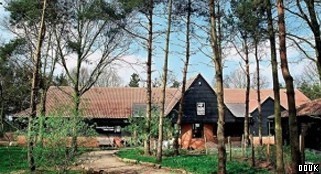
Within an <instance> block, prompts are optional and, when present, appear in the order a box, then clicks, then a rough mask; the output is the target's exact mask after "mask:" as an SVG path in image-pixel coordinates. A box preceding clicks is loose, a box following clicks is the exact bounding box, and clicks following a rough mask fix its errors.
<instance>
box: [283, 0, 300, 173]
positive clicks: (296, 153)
mask: <svg viewBox="0 0 321 174" xmlns="http://www.w3.org/2000/svg"><path fill="white" fill-rule="evenodd" d="M277 8H278V18H279V21H278V26H279V40H280V59H281V70H282V75H283V78H284V81H285V85H286V94H287V101H288V106H289V108H288V109H289V132H290V146H291V169H292V172H293V173H298V172H299V171H298V165H299V164H300V159H301V157H300V149H299V136H298V126H297V119H296V108H295V98H294V87H293V78H292V76H291V74H290V71H289V67H288V61H287V55H286V39H285V32H286V30H285V22H284V4H283V0H278V1H277Z"/></svg>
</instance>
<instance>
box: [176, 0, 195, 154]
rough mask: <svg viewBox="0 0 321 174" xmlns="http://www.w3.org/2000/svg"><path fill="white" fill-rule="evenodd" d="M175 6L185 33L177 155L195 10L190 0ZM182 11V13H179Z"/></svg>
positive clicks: (177, 129)
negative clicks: (182, 17)
mask: <svg viewBox="0 0 321 174" xmlns="http://www.w3.org/2000/svg"><path fill="white" fill-rule="evenodd" d="M175 6H176V8H177V9H176V11H175V13H178V14H176V15H182V16H184V17H186V23H185V26H186V33H185V43H186V46H185V61H184V68H183V80H182V88H181V98H180V100H179V109H178V116H177V121H176V124H175V126H174V127H175V131H174V155H175V156H177V155H179V141H178V139H179V134H180V132H181V122H182V118H183V110H184V95H185V91H186V79H187V72H188V65H189V60H190V44H191V43H190V40H191V39H190V38H191V16H192V12H193V11H194V10H195V9H193V8H192V1H191V0H187V2H185V1H183V2H180V1H178V3H177V4H175ZM181 13H182V14H181ZM175 83H176V85H177V87H179V85H180V84H179V82H177V81H176V80H175V81H174V83H173V85H172V86H174V85H175Z"/></svg>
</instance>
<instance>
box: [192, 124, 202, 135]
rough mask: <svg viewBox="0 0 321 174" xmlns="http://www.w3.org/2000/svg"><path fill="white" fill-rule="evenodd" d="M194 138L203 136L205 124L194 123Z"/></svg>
mask: <svg viewBox="0 0 321 174" xmlns="http://www.w3.org/2000/svg"><path fill="white" fill-rule="evenodd" d="M192 131H193V132H192V133H193V138H202V137H203V124H200V123H195V124H193V130H192Z"/></svg>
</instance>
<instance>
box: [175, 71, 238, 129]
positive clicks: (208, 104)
mask: <svg viewBox="0 0 321 174" xmlns="http://www.w3.org/2000/svg"><path fill="white" fill-rule="evenodd" d="M197 102H205V115H203V116H201V115H197V112H196V104H197ZM178 108H179V106H178V104H177V105H176V106H175V107H174V109H173V110H174V111H175V110H176V111H178ZM217 113H218V111H217V99H216V95H215V93H214V91H213V89H212V88H211V87H210V86H209V84H208V83H207V82H206V81H205V79H203V78H202V77H201V76H199V78H197V79H196V80H195V81H194V83H193V84H192V85H191V86H190V88H189V89H187V91H186V92H185V98H184V117H183V119H182V122H183V123H216V122H217ZM171 114H174V121H176V118H177V112H173V111H172V113H171ZM225 115H226V117H225V121H226V122H235V117H234V116H233V115H232V114H231V113H230V112H229V111H228V110H226V111H225Z"/></svg>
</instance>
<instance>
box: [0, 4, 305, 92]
mask: <svg viewBox="0 0 321 174" xmlns="http://www.w3.org/2000/svg"><path fill="white" fill-rule="evenodd" d="M7 16H8V13H5V11H4V9H3V7H2V6H0V21H3V20H4V19H5V17H7ZM155 20H156V21H157V23H159V25H162V26H156V30H158V29H159V28H162V27H164V25H165V23H164V22H162V20H163V21H164V19H160V18H159V19H157V18H156V19H155ZM293 26H294V25H293ZM182 27H184V26H182ZM173 30H182V31H183V30H184V28H181V29H180V28H177V27H176V28H173ZM196 32H198V31H196ZM199 32H202V31H199ZM302 32H306V31H304V30H302ZM142 34H143V33H142ZM203 35H205V34H203ZM307 35H308V33H307ZM11 38H13V35H12V34H11V33H10V32H8V31H6V30H4V29H3V27H1V26H0V41H1V42H2V43H3V42H7V41H8V40H10V39H11ZM184 39H185V36H184V34H183V33H173V34H172V35H171V39H170V54H169V70H170V71H171V72H172V73H173V74H174V75H175V76H176V79H177V80H178V81H182V69H183V64H184V62H183V61H182V60H183V59H184V54H185V53H184V44H183V42H182V41H183V40H184ZM155 41H156V43H155V45H154V48H155V51H154V53H153V66H152V69H153V78H159V77H160V75H161V74H162V68H163V67H162V66H163V62H164V50H163V48H164V46H165V44H164V42H163V41H164V37H158V38H155ZM288 43H289V42H288ZM133 48H134V49H133V50H135V51H131V52H129V53H128V54H126V55H124V56H123V57H122V58H121V59H122V60H125V61H126V62H127V63H124V61H119V62H117V67H118V68H117V70H118V74H119V76H120V77H121V78H122V81H123V85H124V86H125V85H127V84H128V83H129V80H130V75H131V74H132V73H138V74H139V75H140V77H141V79H146V73H145V72H146V71H145V66H144V65H145V62H146V59H147V53H146V50H144V49H142V48H141V47H140V46H139V45H138V44H136V46H133ZM200 48H201V49H202V50H203V51H204V52H205V53H206V54H207V55H211V54H212V53H211V51H210V49H207V50H206V46H204V45H201V44H200V43H199V42H197V41H196V39H193V41H192V44H191V49H192V52H193V53H192V55H191V59H190V60H191V61H190V66H189V71H188V78H191V77H193V76H195V75H197V74H198V73H200V74H202V75H203V76H204V77H205V79H206V80H207V81H208V82H209V83H210V84H213V79H214V76H215V75H214V70H215V69H214V66H213V64H212V61H211V59H210V58H209V57H208V56H206V55H205V54H203V53H202V52H201V51H200ZM260 49H261V50H260V53H261V55H262V59H263V61H262V63H261V65H260V66H261V72H262V75H263V76H266V78H267V79H268V81H269V82H270V85H269V87H272V76H271V74H272V73H271V65H270V61H269V59H270V54H269V52H270V50H269V49H270V48H269V43H268V42H265V43H263V44H262V46H261V48H260ZM287 54H288V59H289V62H290V65H289V66H290V71H291V73H292V75H293V76H294V78H296V77H297V76H299V75H300V73H302V71H303V69H304V67H305V66H309V65H310V63H311V62H309V61H306V60H303V59H301V58H302V54H301V53H300V52H299V51H298V50H297V49H296V48H293V47H290V46H289V47H288V48H287ZM224 55H225V61H224V62H225V63H224V74H225V75H227V74H229V73H231V72H233V71H235V70H236V69H239V68H240V62H241V64H242V61H241V59H240V56H239V55H238V54H237V52H236V50H235V49H228V50H224ZM278 55H279V52H278ZM128 62H131V63H132V64H128ZM250 62H251V64H250V72H251V73H254V72H255V69H256V65H255V63H254V57H253V54H250ZM68 64H69V66H70V67H74V62H72V61H70V62H68ZM62 70H63V69H62V68H61V67H58V68H57V71H56V74H59V73H60V72H62ZM279 79H280V81H281V82H283V78H282V75H281V72H280V71H279Z"/></svg>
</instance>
